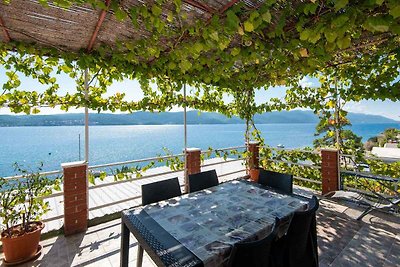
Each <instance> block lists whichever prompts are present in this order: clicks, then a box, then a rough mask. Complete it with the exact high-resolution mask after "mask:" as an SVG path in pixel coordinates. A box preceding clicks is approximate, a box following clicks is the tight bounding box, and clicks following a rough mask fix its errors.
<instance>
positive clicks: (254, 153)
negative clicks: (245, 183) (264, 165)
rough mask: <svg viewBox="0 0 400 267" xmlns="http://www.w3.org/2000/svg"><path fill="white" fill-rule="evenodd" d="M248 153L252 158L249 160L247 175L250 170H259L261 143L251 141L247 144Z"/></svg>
mask: <svg viewBox="0 0 400 267" xmlns="http://www.w3.org/2000/svg"><path fill="white" fill-rule="evenodd" d="M246 146H247V152H249V154H250V157H249V158H248V159H247V163H248V164H247V170H246V171H247V173H249V171H250V169H257V168H258V167H259V162H258V157H259V142H257V141H250V142H249V143H247V145H246Z"/></svg>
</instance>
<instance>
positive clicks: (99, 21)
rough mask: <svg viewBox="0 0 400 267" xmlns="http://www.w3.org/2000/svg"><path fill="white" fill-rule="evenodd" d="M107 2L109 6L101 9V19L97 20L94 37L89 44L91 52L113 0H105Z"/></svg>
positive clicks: (88, 48)
mask: <svg viewBox="0 0 400 267" xmlns="http://www.w3.org/2000/svg"><path fill="white" fill-rule="evenodd" d="M105 4H106V6H107V8H106V9H105V10H104V9H103V10H102V11H101V13H100V15H99V19H98V20H97V23H96V27H95V28H94V31H93V34H92V37H91V38H90V41H89V44H88V46H87V51H88V52H90V51H92V49H93V45H94V42H95V41H96V38H97V35H98V34H99V30H100V27H101V25H102V24H103V21H104V19H105V18H106V15H107V11H108V8H109V7H110V4H111V0H105Z"/></svg>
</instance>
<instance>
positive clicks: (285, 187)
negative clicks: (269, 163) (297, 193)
mask: <svg viewBox="0 0 400 267" xmlns="http://www.w3.org/2000/svg"><path fill="white" fill-rule="evenodd" d="M258 183H259V184H262V185H266V186H269V187H271V188H274V189H276V190H277V191H280V192H282V193H285V194H292V193H293V175H291V174H284V173H279V172H273V171H267V170H264V169H260V176H259V178H258Z"/></svg>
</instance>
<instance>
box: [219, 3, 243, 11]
mask: <svg viewBox="0 0 400 267" xmlns="http://www.w3.org/2000/svg"><path fill="white" fill-rule="evenodd" d="M237 2H239V0H232V1H230V2H229V3H227V4H226V5H225V6H223V7H222V8H221V9H220V10H219V13H220V14H224V13H225V11H226V10H228V8H230V7H231V6H233V5H234V4H236V3H237Z"/></svg>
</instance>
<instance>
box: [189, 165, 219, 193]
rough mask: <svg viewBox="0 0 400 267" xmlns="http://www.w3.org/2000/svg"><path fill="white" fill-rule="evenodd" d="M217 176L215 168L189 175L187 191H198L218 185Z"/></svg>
mask: <svg viewBox="0 0 400 267" xmlns="http://www.w3.org/2000/svg"><path fill="white" fill-rule="evenodd" d="M218 184H219V182H218V176H217V172H216V171H215V170H210V171H205V172H200V173H196V174H190V175H189V191H190V192H195V191H200V190H203V189H206V188H209V187H212V186H216V185H218Z"/></svg>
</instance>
